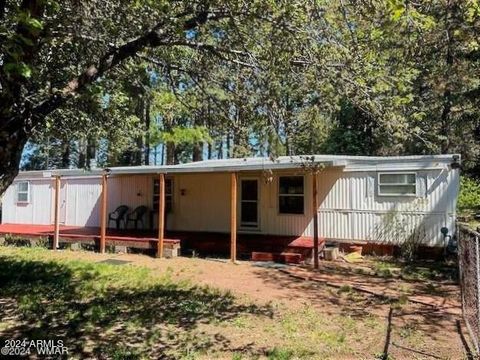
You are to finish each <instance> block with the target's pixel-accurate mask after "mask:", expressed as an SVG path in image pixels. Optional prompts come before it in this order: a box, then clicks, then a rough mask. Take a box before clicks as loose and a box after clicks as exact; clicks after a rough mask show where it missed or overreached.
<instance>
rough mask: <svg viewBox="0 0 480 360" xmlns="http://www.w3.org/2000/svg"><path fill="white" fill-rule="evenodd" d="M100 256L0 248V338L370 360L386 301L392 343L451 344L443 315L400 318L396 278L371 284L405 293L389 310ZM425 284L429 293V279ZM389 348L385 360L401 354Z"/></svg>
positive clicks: (191, 355) (305, 288) (105, 348)
mask: <svg viewBox="0 0 480 360" xmlns="http://www.w3.org/2000/svg"><path fill="white" fill-rule="evenodd" d="M107 258H108V256H101V255H99V254H92V253H86V252H77V253H73V252H70V251H60V252H52V251H49V250H44V249H41V248H34V247H31V248H18V247H10V246H9V247H1V246H0V319H1V320H0V338H19V339H21V338H30V339H53V338H56V337H58V338H61V339H62V340H64V342H65V343H66V346H67V347H68V349H69V351H70V354H69V355H70V356H69V357H71V358H74V359H81V358H99V359H149V358H167V359H352V358H358V359H371V358H374V357H375V356H376V354H378V353H379V352H381V351H382V349H383V346H384V342H385V338H386V329H387V321H386V314H388V309H389V308H390V306H392V307H393V308H394V309H395V316H394V322H395V323H394V324H393V332H392V336H393V339H394V341H395V342H398V343H399V344H400V345H402V346H404V347H410V348H412V349H418V350H421V351H424V350H425V349H427V350H428V349H435V351H437V349H438V346H437V345H439V344H440V345H442V346H444V343H445V341H446V340H445V339H447V340H449V341H450V340H451V338H452V337H451V334H452V333H451V332H449V331H446V330H445V326H444V325H443V324H436V322H437V321H448V320H446V319H445V320H443V318H442V317H440V318H437V319H435V318H432V319H429V320H427V319H426V318H423V316H424V315H420V316H418V315H415V314H414V312H412V311H415V310H414V307H412V304H411V303H410V302H408V301H407V296H406V294H409V293H410V292H411V291H412V289H413V287H411V286H410V285H412V286H413V284H411V283H409V282H408V281H403V280H402V279H400V278H398V279H390V278H382V277H379V278H377V279H379V280H380V281H385V283H387V284H388V283H392V282H395V284H396V285H395V286H396V288H397V289H399V290H400V292H401V293H402V294H405V296H403V295H402V296H401V297H400V298H399V299H398V301H396V302H393V303H392V302H390V301H388V300H387V299H381V298H378V297H371V296H368V295H366V294H364V293H362V292H359V291H357V290H356V289H354V288H353V287H352V286H350V285H345V286H342V287H338V288H335V287H331V286H327V285H322V284H318V283H313V282H302V281H298V280H294V279H291V278H289V277H286V276H285V275H284V274H283V273H281V272H277V271H275V270H269V269H260V268H257V267H253V266H250V265H248V264H241V265H231V264H223V263H220V262H213V261H206V260H200V259H184V258H179V259H174V260H156V259H151V258H148V257H144V256H137V255H123V256H122V258H124V259H128V260H129V261H132V262H131V263H128V264H126V263H124V264H122V265H114V264H113V263H108V262H105V260H106V259H107ZM80 259H85V260H80ZM138 263H141V264H142V266H138V265H133V264H138ZM379 266H380V268H382V269H384V268H388V266H389V263H388V262H384V264H383V263H382V264H381V265H379ZM392 266H398V265H395V264H392ZM370 269H372V271H369V269H368V268H366V271H367V274H366V275H365V281H371V279H372V275H371V273H372V272H373V271H375V270H374V269H373V266H372V267H371V268H370ZM339 274H340V275H341V276H345V274H343V273H339ZM226 279H231V280H229V282H225V280H226ZM246 279H248V280H246ZM202 280H204V281H205V280H208V282H203V285H199V284H202ZM252 282H257V283H258V286H259V287H258V288H252V287H251V283H252ZM230 283H233V284H235V286H234V287H229V286H228V284H230ZM207 284H208V285H207ZM429 284H431V285H429ZM415 285H416V284H415ZM422 286H423V284H422ZM425 287H426V290H428V291H432V292H435V291H437V290H436V288H435V281H434V280H429V281H428V282H425ZM219 288H221V289H222V290H220V289H219ZM229 288H230V289H231V290H230V291H229V290H228V289H229ZM239 289H242V290H243V291H248V294H249V295H246V294H247V293H246V292H241V291H240V292H238V291H237V290H239ZM234 291H235V292H234ZM252 294H255V295H258V297H253V298H252V297H251V295H252ZM284 295H285V297H283V296H284ZM253 299H255V300H253ZM260 299H261V300H260ZM282 299H285V300H286V301H282ZM297 299H298V300H297ZM292 300H295V301H292ZM427 314H428V313H427ZM435 316H437V315H435ZM433 329H435V330H433ZM431 333H434V334H435V336H437V337H438V336H439V335H441V337H438V339H433V338H429V334H431ZM392 344H393V342H392ZM392 346H393V345H392ZM444 347H445V349H448V351H450V349H451V347H450V346H444ZM391 350H392V351H393V352H394V355H393V356H395V358H409V356H411V355H412V354H413V353H411V352H410V351H409V350H405V349H403V348H399V347H396V348H394V347H392V348H391ZM445 351H446V350H443V353H444V354H445ZM432 352H433V350H430V353H432Z"/></svg>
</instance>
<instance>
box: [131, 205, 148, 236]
mask: <svg viewBox="0 0 480 360" xmlns="http://www.w3.org/2000/svg"><path fill="white" fill-rule="evenodd" d="M147 211H148V208H147V207H146V206H143V205H142V206H139V207H137V208H135V210H133V211H132V212H131V213H130V214H128V215H127V224H126V227H128V224H129V223H130V222H133V223H134V226H135V230H136V229H138V223H139V222H141V223H142V228H145V223H144V221H143V217H144V216H145V214H146V213H147Z"/></svg>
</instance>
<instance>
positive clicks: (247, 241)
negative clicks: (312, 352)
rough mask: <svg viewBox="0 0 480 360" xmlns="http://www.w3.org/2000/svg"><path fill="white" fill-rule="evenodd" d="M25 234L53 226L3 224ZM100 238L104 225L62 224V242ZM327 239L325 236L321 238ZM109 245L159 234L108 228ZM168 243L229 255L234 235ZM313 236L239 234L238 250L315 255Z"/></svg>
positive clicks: (147, 244) (175, 238) (3, 230)
mask: <svg viewBox="0 0 480 360" xmlns="http://www.w3.org/2000/svg"><path fill="white" fill-rule="evenodd" d="M7 234H9V235H15V236H25V237H52V236H53V234H54V226H53V225H31V224H0V235H7ZM99 237H100V228H97V227H79V226H60V241H61V242H93V243H94V242H95V241H98V239H99ZM320 241H321V242H322V241H324V239H320ZM106 242H107V244H108V245H125V246H130V247H135V248H153V249H154V248H156V244H157V242H158V238H157V234H156V233H155V232H152V231H144V230H133V229H128V230H116V229H107V235H106ZM164 243H166V244H168V243H171V244H178V243H181V248H182V251H183V252H189V251H195V252H196V253H197V254H199V255H220V256H228V255H229V252H230V235H229V234H221V233H207V232H171V231H167V233H166V236H165V238H164ZM312 249H313V239H312V238H310V237H302V236H275V235H260V234H238V239H237V253H238V254H239V255H240V256H241V257H244V258H250V256H251V254H252V252H265V253H272V254H273V253H275V254H276V253H282V252H288V253H297V254H301V255H302V257H303V258H306V257H308V256H310V255H311V251H312Z"/></svg>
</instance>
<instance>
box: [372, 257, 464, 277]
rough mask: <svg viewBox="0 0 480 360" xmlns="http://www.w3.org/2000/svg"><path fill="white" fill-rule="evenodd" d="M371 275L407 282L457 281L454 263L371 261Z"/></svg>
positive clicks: (373, 259)
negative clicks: (396, 278)
mask: <svg viewBox="0 0 480 360" xmlns="http://www.w3.org/2000/svg"><path fill="white" fill-rule="evenodd" d="M371 260H372V262H373V266H372V267H373V273H374V274H375V275H376V276H379V277H383V278H391V277H399V278H401V279H403V280H407V281H427V280H435V281H438V280H442V281H444V280H448V281H457V277H458V270H457V264H456V263H455V262H451V261H450V262H445V261H418V262H402V261H397V260H393V259H392V260H385V259H381V260H378V259H375V258H372V259H371Z"/></svg>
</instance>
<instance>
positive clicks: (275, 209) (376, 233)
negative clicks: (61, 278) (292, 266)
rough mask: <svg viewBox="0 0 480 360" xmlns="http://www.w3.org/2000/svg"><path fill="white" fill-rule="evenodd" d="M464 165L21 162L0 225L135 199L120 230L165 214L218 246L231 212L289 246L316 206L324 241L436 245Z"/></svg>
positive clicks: (258, 243)
mask: <svg viewBox="0 0 480 360" xmlns="http://www.w3.org/2000/svg"><path fill="white" fill-rule="evenodd" d="M459 167H460V156H459V155H435V156H401V157H400V156H399V157H365V156H333V155H313V156H285V157H279V158H276V159H269V158H243V159H227V160H207V161H201V162H195V163H188V164H181V165H170V166H135V167H113V168H109V169H96V170H91V171H83V170H51V171H29V172H21V173H20V174H19V175H18V177H17V178H16V179H15V181H14V182H13V184H12V185H11V186H10V187H9V189H8V190H7V192H6V193H5V194H4V196H3V204H2V205H3V219H2V223H3V224H2V225H0V232H3V233H6V232H11V231H10V230H8V231H7V230H5V229H6V228H8V229H12V228H13V229H14V228H15V227H12V226H14V225H18V226H17V227H16V228H17V229H19V228H21V227H23V228H25V229H26V228H27V227H28V226H37V225H38V226H45V229H47V227H50V228H51V226H52V225H53V224H54V223H55V219H57V222H58V223H59V224H60V231H61V232H62V229H64V228H65V229H66V228H67V227H70V228H75V227H76V228H84V229H91V231H94V232H95V231H99V230H98V229H99V228H101V227H102V221H103V217H105V220H104V221H105V222H106V221H107V220H108V214H112V213H113V212H114V211H115V210H116V209H118V207H119V206H122V205H123V206H125V207H126V208H128V209H129V210H128V212H132V211H133V209H135V208H138V207H139V206H144V207H146V209H147V211H146V212H145V213H144V214H142V222H141V223H139V224H133V223H131V224H127V223H126V221H123V223H122V222H120V224H116V222H115V221H109V222H108V224H106V225H107V226H109V227H110V228H116V227H117V225H119V227H120V229H118V230H115V231H117V233H119V234H121V232H122V229H123V231H124V233H125V232H126V231H128V233H129V234H131V233H133V229H132V227H133V226H134V225H135V226H136V227H137V230H138V233H140V232H142V233H143V234H145V233H147V232H149V231H151V233H152V234H155V230H154V229H158V227H159V222H162V223H163V222H164V228H165V231H166V234H167V235H166V237H167V238H168V237H169V236H170V235H169V234H173V235H171V237H173V238H175V237H176V235H175V234H180V235H178V238H179V239H180V241H182V239H183V237H182V236H185V237H189V239H192V238H194V234H197V235H198V236H197V241H196V242H195V241H194V242H190V243H188V245H185V246H187V247H192V248H195V246H200V247H202V246H203V247H202V249H204V250H205V251H207V250H208V251H212V252H215V250H219V249H226V250H227V251H228V249H229V248H228V237H227V242H225V240H222V239H225V238H224V237H223V238H222V236H221V234H229V233H230V232H231V231H232V229H233V228H232V223H234V225H235V227H234V229H235V230H234V231H235V232H236V234H238V237H239V239H241V238H245V239H247V238H249V239H250V240H248V241H249V244H250V245H249V246H245V247H244V248H242V249H239V250H238V251H240V252H246V253H248V252H250V251H255V250H256V251H261V250H262V249H263V250H265V251H267V250H268V251H270V252H275V251H279V252H281V251H284V249H283V248H282V247H284V246H286V243H285V241H286V240H285V239H290V240H288V241H295V240H297V241H298V239H303V240H305V241H308V239H311V238H312V237H313V236H314V225H315V221H314V219H315V217H316V220H317V221H316V222H317V224H318V225H317V228H318V235H319V237H320V238H321V239H326V240H327V241H332V242H338V243H341V244H356V243H357V244H363V245H364V246H365V247H366V248H371V249H375V248H381V247H383V248H385V247H389V248H395V247H398V246H401V245H402V244H404V243H405V242H407V241H415V242H417V243H418V244H420V245H421V246H423V247H432V248H435V247H436V248H441V247H442V246H444V244H445V237H444V235H443V234H442V232H441V231H440V230H441V228H447V229H448V231H449V233H450V234H453V233H454V231H455V210H456V201H457V195H458V190H459ZM159 175H161V176H162V177H159ZM161 178H163V179H164V185H162V186H164V187H163V188H162V190H164V191H163V194H164V196H163V197H162V199H160V192H161V191H160V181H161V180H159V179H161ZM56 179H57V180H56ZM103 180H105V181H103ZM56 181H58V182H57V183H56ZM233 187H234V188H233ZM314 192H316V196H315V197H314V196H313V194H314ZM102 194H103V195H104V196H103V195H102ZM232 196H233V197H234V198H232ZM232 199H234V200H232ZM102 201H103V202H104V205H102ZM232 201H235V203H234V204H236V206H235V209H232ZM159 204H162V206H163V208H162V209H163V210H162V211H164V212H165V215H164V221H162V219H161V218H160V217H159V215H158V211H159ZM314 207H316V209H315V208H314ZM125 216H126V217H128V213H126V214H125ZM124 220H126V219H124ZM137 225H138V226H137ZM2 227H3V230H2ZM94 229H97V230H94ZM109 231H113V229H112V230H108V229H107V232H109ZM12 232H14V231H12ZM200 234H203V235H202V236H200ZM206 234H209V235H206ZM107 236H108V233H107ZM209 238H210V239H209ZM152 239H156V236H153V237H152ZM211 239H217V240H215V241H211ZM252 239H253V240H252ZM288 241H287V245H288ZM222 242H223V243H222ZM207 244H208V246H210V248H209V249H207V248H208V246H207ZM262 244H263V245H264V247H263V248H262ZM267 244H268V245H267ZM290 245H291V244H290ZM185 246H184V244H183V243H182V247H185ZM244 255H246V256H247V255H248V254H244Z"/></svg>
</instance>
